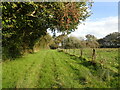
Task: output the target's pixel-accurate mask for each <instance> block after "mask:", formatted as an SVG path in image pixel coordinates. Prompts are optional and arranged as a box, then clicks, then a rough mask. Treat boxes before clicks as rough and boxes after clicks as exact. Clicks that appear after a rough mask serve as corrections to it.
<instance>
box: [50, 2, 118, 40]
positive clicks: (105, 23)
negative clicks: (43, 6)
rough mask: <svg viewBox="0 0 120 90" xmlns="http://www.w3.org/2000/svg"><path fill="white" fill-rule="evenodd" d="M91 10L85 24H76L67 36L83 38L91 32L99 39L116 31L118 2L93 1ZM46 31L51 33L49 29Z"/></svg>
mask: <svg viewBox="0 0 120 90" xmlns="http://www.w3.org/2000/svg"><path fill="white" fill-rule="evenodd" d="M95 1H96V0H95ZM91 12H92V13H93V14H92V15H91V16H90V17H89V18H87V19H86V21H85V22H84V23H85V25H84V24H80V25H78V29H76V30H75V31H74V32H72V33H71V34H70V35H69V36H75V37H78V38H80V37H83V38H85V35H87V34H91V35H94V36H95V37H96V38H98V39H100V38H103V37H105V36H106V35H108V34H110V33H113V32H118V2H113V1H112V2H94V3H93V6H92V8H91ZM48 32H49V33H50V34H51V35H52V33H51V32H50V31H48ZM60 34H61V33H57V35H60Z"/></svg>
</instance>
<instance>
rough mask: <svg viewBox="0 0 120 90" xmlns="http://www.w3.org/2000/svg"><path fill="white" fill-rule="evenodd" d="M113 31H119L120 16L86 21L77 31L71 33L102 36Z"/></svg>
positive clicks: (77, 35) (79, 35) (78, 35)
mask: <svg viewBox="0 0 120 90" xmlns="http://www.w3.org/2000/svg"><path fill="white" fill-rule="evenodd" d="M112 32H118V17H117V16H115V17H107V18H102V19H96V21H90V20H88V21H86V23H85V25H79V26H78V29H77V30H76V31H75V32H72V33H71V34H70V35H72V36H76V37H84V36H85V35H87V34H92V35H95V36H96V37H97V38H102V37H105V36H106V35H108V34H109V33H112Z"/></svg>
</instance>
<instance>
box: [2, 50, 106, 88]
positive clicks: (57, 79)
mask: <svg viewBox="0 0 120 90" xmlns="http://www.w3.org/2000/svg"><path fill="white" fill-rule="evenodd" d="M81 62H82V61H81V60H78V59H74V58H72V57H71V56H69V55H66V54H65V53H63V52H57V51H56V50H42V51H40V52H37V53H34V54H29V55H27V56H25V57H22V58H19V59H16V60H14V61H7V62H4V63H3V66H2V67H3V68H2V69H3V71H2V72H3V74H2V82H3V83H2V87H3V88H86V87H96V88H97V87H98V88H100V87H101V88H102V87H106V86H105V84H104V83H103V82H101V81H99V78H97V77H95V76H93V75H92V74H91V72H90V70H89V69H88V68H87V67H85V66H83V65H82V64H81Z"/></svg>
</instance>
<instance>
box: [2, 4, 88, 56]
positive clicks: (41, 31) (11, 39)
mask: <svg viewBox="0 0 120 90" xmlns="http://www.w3.org/2000/svg"><path fill="white" fill-rule="evenodd" d="M87 5H88V4H87V2H79V3H77V2H40V3H38V2H2V25H3V29H2V32H3V33H2V36H3V53H4V57H6V58H7V57H9V56H11V55H10V53H11V54H13V56H11V57H12V58H13V57H17V56H19V55H20V54H21V52H24V51H25V50H29V49H31V50H32V49H33V47H34V45H35V42H36V40H38V39H39V38H40V37H41V36H44V35H46V32H47V29H48V28H50V29H51V30H52V31H53V32H54V31H56V30H57V31H59V32H63V33H70V32H72V31H74V30H75V29H76V27H77V25H78V24H79V23H80V22H81V21H84V20H85V19H86V18H87V17H88V16H89V15H90V12H89V11H88V8H89V7H88V6H87ZM6 55H7V56H6Z"/></svg>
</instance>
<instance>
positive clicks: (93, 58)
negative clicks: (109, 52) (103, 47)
mask: <svg viewBox="0 0 120 90" xmlns="http://www.w3.org/2000/svg"><path fill="white" fill-rule="evenodd" d="M95 59H96V51H95V49H93V53H92V61H95Z"/></svg>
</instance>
